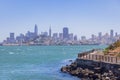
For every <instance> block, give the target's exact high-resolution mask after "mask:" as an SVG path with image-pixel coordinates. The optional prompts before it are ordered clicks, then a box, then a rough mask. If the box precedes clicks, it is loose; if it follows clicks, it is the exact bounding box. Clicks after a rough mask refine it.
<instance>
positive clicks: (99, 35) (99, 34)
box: [98, 32, 102, 40]
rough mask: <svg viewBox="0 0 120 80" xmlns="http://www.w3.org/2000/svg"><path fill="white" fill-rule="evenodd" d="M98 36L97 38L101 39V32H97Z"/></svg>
mask: <svg viewBox="0 0 120 80" xmlns="http://www.w3.org/2000/svg"><path fill="white" fill-rule="evenodd" d="M98 38H99V40H101V38H102V32H99V33H98Z"/></svg>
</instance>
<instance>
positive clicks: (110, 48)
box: [103, 40, 120, 55]
mask: <svg viewBox="0 0 120 80" xmlns="http://www.w3.org/2000/svg"><path fill="white" fill-rule="evenodd" d="M118 47H120V40H118V41H116V42H115V43H113V44H111V45H110V46H108V47H107V48H105V50H104V51H103V52H104V54H105V55H107V54H108V53H109V51H110V50H114V49H116V48H118Z"/></svg>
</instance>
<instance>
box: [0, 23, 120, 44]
mask: <svg viewBox="0 0 120 80" xmlns="http://www.w3.org/2000/svg"><path fill="white" fill-rule="evenodd" d="M119 37H120V35H118V33H115V34H114V31H113V30H111V31H110V34H108V33H106V34H105V35H102V32H100V33H98V36H96V35H94V34H92V35H91V38H90V39H87V38H86V36H82V37H81V39H80V40H78V39H77V35H74V34H73V33H70V32H69V28H67V27H64V28H63V32H62V33H52V30H51V27H50V28H49V31H48V32H41V33H40V34H39V33H38V27H37V25H35V27H34V31H33V32H30V31H28V32H27V33H26V34H20V35H19V36H16V37H15V33H10V36H9V37H7V38H6V40H4V41H3V43H2V45H85V44H86V45H87V44H111V43H113V42H115V41H116V40H118V39H119Z"/></svg>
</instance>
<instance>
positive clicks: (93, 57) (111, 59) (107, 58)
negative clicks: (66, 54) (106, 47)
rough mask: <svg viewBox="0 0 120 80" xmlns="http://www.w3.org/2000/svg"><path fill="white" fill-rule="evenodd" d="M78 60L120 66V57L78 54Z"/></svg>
mask: <svg viewBox="0 0 120 80" xmlns="http://www.w3.org/2000/svg"><path fill="white" fill-rule="evenodd" d="M78 59H86V60H93V61H101V62H105V63H111V64H120V58H119V57H114V56H108V55H99V54H90V53H89V54H88V53H81V54H78Z"/></svg>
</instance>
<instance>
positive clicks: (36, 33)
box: [34, 24, 38, 36]
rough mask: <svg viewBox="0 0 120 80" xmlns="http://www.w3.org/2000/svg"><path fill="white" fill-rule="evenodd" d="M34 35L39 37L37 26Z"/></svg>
mask: <svg viewBox="0 0 120 80" xmlns="http://www.w3.org/2000/svg"><path fill="white" fill-rule="evenodd" d="M34 33H35V36H37V35H38V27H37V25H36V24H35V28H34Z"/></svg>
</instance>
